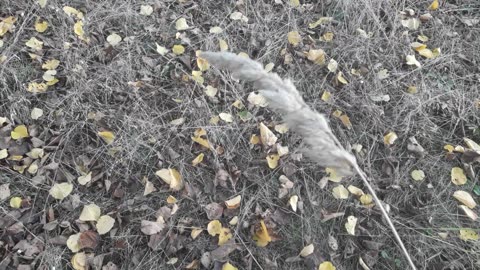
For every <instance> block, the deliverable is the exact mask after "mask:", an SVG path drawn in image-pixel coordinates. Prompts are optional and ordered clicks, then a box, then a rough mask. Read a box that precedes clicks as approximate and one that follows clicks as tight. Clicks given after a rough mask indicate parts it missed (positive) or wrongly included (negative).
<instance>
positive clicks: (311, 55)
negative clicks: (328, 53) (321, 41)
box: [305, 49, 325, 65]
mask: <svg viewBox="0 0 480 270" xmlns="http://www.w3.org/2000/svg"><path fill="white" fill-rule="evenodd" d="M305 55H306V56H307V59H308V60H310V61H312V62H314V63H315V64H317V65H324V64H325V52H324V51H323V50H322V49H317V50H315V49H310V50H309V51H308V52H307V53H306V54H305Z"/></svg>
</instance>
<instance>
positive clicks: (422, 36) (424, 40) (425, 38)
mask: <svg viewBox="0 0 480 270" xmlns="http://www.w3.org/2000/svg"><path fill="white" fill-rule="evenodd" d="M417 39H418V40H420V41H422V42H427V41H428V39H429V38H428V37H427V36H425V35H418V36H417Z"/></svg>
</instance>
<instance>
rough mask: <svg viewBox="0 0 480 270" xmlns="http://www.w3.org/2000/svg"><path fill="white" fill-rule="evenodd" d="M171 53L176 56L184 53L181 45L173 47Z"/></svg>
mask: <svg viewBox="0 0 480 270" xmlns="http://www.w3.org/2000/svg"><path fill="white" fill-rule="evenodd" d="M172 52H173V53H174V54H176V55H181V54H183V53H184V52H185V47H183V45H178V44H177V45H173V47H172Z"/></svg>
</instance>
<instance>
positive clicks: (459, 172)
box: [451, 167, 467, 186]
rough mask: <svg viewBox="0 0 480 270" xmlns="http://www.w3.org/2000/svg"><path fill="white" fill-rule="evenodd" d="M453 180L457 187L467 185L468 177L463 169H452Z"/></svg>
mask: <svg viewBox="0 0 480 270" xmlns="http://www.w3.org/2000/svg"><path fill="white" fill-rule="evenodd" d="M451 179H452V183H453V184H455V185H457V186H460V185H465V183H467V176H466V175H465V173H464V172H463V169H462V168H460V167H453V168H452V171H451Z"/></svg>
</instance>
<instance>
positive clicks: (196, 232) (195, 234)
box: [190, 228, 203, 240]
mask: <svg viewBox="0 0 480 270" xmlns="http://www.w3.org/2000/svg"><path fill="white" fill-rule="evenodd" d="M202 232H203V230H202V229H198V228H193V229H192V232H191V233H190V237H192V239H194V240H195V239H196V238H197V237H198V236H199V235H200V234H201V233H202Z"/></svg>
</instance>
